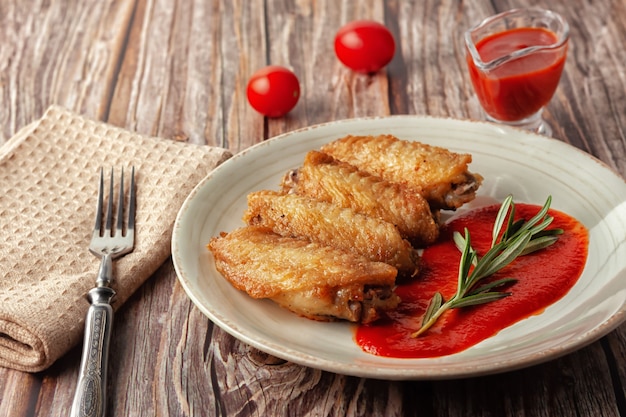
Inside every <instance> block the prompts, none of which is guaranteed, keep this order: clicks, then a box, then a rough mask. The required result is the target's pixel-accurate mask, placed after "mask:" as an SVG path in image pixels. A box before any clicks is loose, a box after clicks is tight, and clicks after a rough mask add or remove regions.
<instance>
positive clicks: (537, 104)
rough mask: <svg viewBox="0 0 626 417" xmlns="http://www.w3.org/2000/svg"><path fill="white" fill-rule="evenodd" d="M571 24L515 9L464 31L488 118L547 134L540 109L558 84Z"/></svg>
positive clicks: (544, 13) (472, 71) (474, 80)
mask: <svg viewBox="0 0 626 417" xmlns="http://www.w3.org/2000/svg"><path fill="white" fill-rule="evenodd" d="M568 40H569V25H568V24H567V22H566V21H565V20H564V19H563V17H562V16H560V15H559V14H557V13H555V12H552V11H550V10H543V9H536V8H533V9H513V10H509V11H506V12H503V13H500V14H497V15H495V16H491V17H489V18H487V19H485V20H483V21H482V22H480V23H479V24H478V25H476V26H474V27H473V28H471V29H469V30H468V31H467V32H465V47H466V58H467V65H468V69H469V72H470V77H471V80H472V85H473V86H474V91H475V92H476V95H477V97H478V100H479V101H480V104H481V106H482V108H483V110H484V112H485V114H486V116H487V119H488V120H491V121H494V122H498V123H503V124H507V125H512V126H516V127H520V128H524V129H528V130H532V131H534V132H537V133H540V134H544V135H547V136H550V135H551V134H552V129H551V128H550V126H549V125H548V123H546V122H545V121H544V120H543V118H542V115H541V114H542V111H543V108H544V107H545V106H546V105H547V104H548V102H549V101H550V100H551V99H552V96H553V95H554V92H555V91H556V88H557V86H558V83H559V80H560V79H561V74H562V72H563V67H564V65H565V58H566V55H567V44H568Z"/></svg>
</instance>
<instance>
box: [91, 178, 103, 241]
mask: <svg viewBox="0 0 626 417" xmlns="http://www.w3.org/2000/svg"><path fill="white" fill-rule="evenodd" d="M103 202H104V171H103V169H102V168H100V186H99V187H98V207H97V208H96V224H95V225H94V227H93V234H94V237H95V236H100V235H101V232H102V206H103Z"/></svg>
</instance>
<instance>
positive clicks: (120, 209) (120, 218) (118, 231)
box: [111, 168, 124, 236]
mask: <svg viewBox="0 0 626 417" xmlns="http://www.w3.org/2000/svg"><path fill="white" fill-rule="evenodd" d="M111 198H113V195H111ZM123 227H124V168H122V174H121V176H120V194H119V196H118V201H117V226H116V228H115V236H122V229H123Z"/></svg>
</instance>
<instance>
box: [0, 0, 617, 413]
mask: <svg viewBox="0 0 626 417" xmlns="http://www.w3.org/2000/svg"><path fill="white" fill-rule="evenodd" d="M520 5H524V6H531V5H536V6H544V7H547V6H549V7H550V8H552V9H553V10H555V11H557V12H560V13H562V14H564V15H565V17H566V19H567V20H568V22H569V24H570V27H571V42H570V50H569V55H568V58H567V63H566V66H565V71H564V75H563V78H562V81H561V83H560V85H559V88H558V90H557V93H556V95H555V97H554V99H553V100H552V101H551V102H550V104H549V105H548V107H547V109H546V117H547V119H548V121H549V122H550V123H551V124H552V127H553V129H554V136H555V137H556V139H558V140H563V141H566V142H569V143H571V144H572V145H574V146H576V147H578V148H580V149H582V150H583V151H585V152H588V153H590V154H592V155H594V156H595V157H597V158H599V159H600V160H602V161H603V162H604V163H606V164H607V165H608V166H609V167H611V168H612V169H614V170H616V171H617V172H619V173H620V174H621V175H622V176H625V175H626V3H625V2H624V1H623V0H597V1H589V0H553V1H551V2H549V3H548V2H545V1H540V0H526V1H523V2H519V1H513V0H491V1H488V0H478V1H472V2H469V1H463V0H423V1H402V0H357V1H349V0H335V1H329V0H321V1H310V0H250V1H243V0H235V1H228V0H209V1H206V0H189V1H182V0H176V1H173V0H65V1H60V0H56V1H55V0H51V1H47V0H28V1H21V0H4V1H2V2H0V143H1V142H4V141H6V140H7V139H8V138H10V137H11V136H13V134H15V132H17V131H18V130H19V129H20V128H22V127H24V126H25V125H27V124H28V123H30V122H32V121H34V120H36V119H37V118H39V117H40V116H41V115H42V113H43V112H44V110H45V109H46V108H47V107H48V106H49V105H50V104H59V105H63V106H65V107H67V108H69V109H70V110H74V111H77V112H80V113H82V114H85V115H86V116H89V117H94V118H96V119H101V120H105V121H108V122H110V123H112V124H114V125H117V126H121V127H124V128H127V129H130V130H134V131H137V132H139V133H142V134H148V135H154V136H160V137H162V138H164V139H163V140H178V141H185V142H189V143H194V144H199V145H204V144H207V145H217V146H223V147H226V148H229V149H231V150H232V151H234V152H238V151H241V150H243V149H246V148H248V147H250V146H252V145H254V144H256V143H259V142H261V141H263V140H265V139H267V138H270V137H273V136H275V135H278V134H280V133H283V132H287V131H291V130H294V129H298V128H301V127H305V126H309V125H313V124H317V123H324V122H329V121H333V120H339V119H345V118H352V117H367V116H385V115H389V114H427V115H433V116H439V117H454V118H462V119H478V120H481V119H482V118H483V116H482V113H481V110H480V106H479V104H478V101H477V100H476V97H475V95H474V93H473V90H472V87H471V84H470V80H469V76H468V74H467V71H466V69H465V59H464V50H463V43H462V34H463V31H464V30H465V29H466V28H468V27H469V26H470V25H472V24H474V23H476V22H478V21H479V20H481V19H482V18H484V17H486V16H488V15H491V14H493V13H496V12H500V11H504V10H507V9H510V8H513V7H517V6H520ZM355 19H372V20H377V21H380V22H384V23H385V24H386V25H387V26H388V27H389V28H390V30H391V31H392V32H393V34H394V36H395V38H396V41H397V51H396V55H395V56H394V59H393V60H392V62H391V63H390V65H389V66H388V67H387V68H386V69H385V70H384V71H380V72H378V73H376V74H373V75H363V74H355V73H352V72H351V71H349V70H348V69H346V68H345V67H343V66H342V65H341V64H340V63H339V61H338V60H337V59H336V58H335V56H334V51H333V47H332V39H333V38H334V34H335V32H336V31H337V29H338V28H339V27H340V26H341V25H342V24H344V23H346V22H348V21H351V20H355ZM268 64H277V65H284V66H287V67H289V68H291V69H293V70H294V72H295V73H296V74H297V76H298V77H299V79H300V82H301V88H302V94H301V99H300V101H299V103H298V105H297V106H296V108H295V109H294V110H293V111H292V112H291V113H289V114H288V115H287V116H285V117H283V118H278V119H265V118H263V117H262V116H260V115H259V114H257V113H256V112H254V110H252V109H251V108H250V106H249V105H248V104H247V101H246V95H245V89H246V83H247V80H248V78H249V77H250V75H251V74H252V73H253V72H254V71H256V70H257V69H259V68H261V67H263V66H265V65H268ZM79 361H80V346H77V347H76V348H75V349H73V350H72V351H70V352H69V353H68V354H67V355H66V356H65V357H63V358H62V359H61V360H59V361H58V362H57V363H55V364H54V365H53V366H52V367H51V368H50V369H48V370H46V371H45V372H42V373H39V374H27V373H22V372H17V371H13V370H9V369H3V368H0V416H4V415H11V416H64V415H67V410H69V408H70V404H71V401H72V397H73V393H74V389H75V386H76V379H77V376H78V375H77V372H78V364H79ZM108 385H109V386H108V389H109V394H110V395H109V400H108V404H107V406H108V410H109V415H111V416H242V417H243V416H296V415H297V416H338V415H341V416H437V417H439V416H440V417H444V416H445V417H461V416H485V417H488V416H489V417H491V416H505V417H509V416H511V417H513V416H515V417H544V416H607V417H613V416H619V415H626V327H625V326H624V325H622V326H620V327H619V328H618V329H616V330H615V331H613V332H612V333H610V334H609V335H608V336H606V337H604V338H603V339H601V340H599V341H597V342H595V343H593V344H591V345H589V346H587V347H585V348H583V349H581V350H579V351H577V352H574V353H572V354H569V355H567V356H564V357H562V358H560V359H556V360H552V361H550V362H547V363H545V364H541V365H536V366H533V367H529V368H526V369H522V370H518V371H512V372H507V373H503V374H499V375H492V376H484V377H478V378H467V379H459V380H449V381H406V382H395V381H379V380H372V379H362V378H355V377H349V376H343V375H338V374H333V373H329V372H323V371H319V370H316V369H311V368H307V367H302V366H299V365H296V364H293V363H290V362H287V361H284V360H282V359H280V358H276V357H273V356H271V355H268V354H266V353H263V352H261V351H259V350H257V349H254V348H252V347H250V346H248V345H247V344H245V343H243V342H241V341H239V340H237V339H235V338H233V337H232V336H230V335H228V334H227V333H226V332H224V331H223V330H221V329H220V328H219V327H217V326H215V325H214V324H213V323H211V321H210V320H209V319H208V318H206V317H205V316H204V315H203V314H202V313H201V312H200V311H199V310H198V309H197V308H196V307H195V306H194V305H193V303H192V302H191V301H190V299H189V298H188V297H187V296H186V294H185V292H184V290H183V288H182V287H181V285H180V284H179V283H178V281H177V278H176V274H175V271H174V268H173V266H172V262H171V260H168V261H167V262H166V263H165V264H164V265H163V266H162V267H161V268H160V269H159V270H158V271H157V272H156V273H155V274H154V276H153V277H152V278H151V279H150V280H148V282H146V284H145V285H143V286H142V287H141V288H140V290H139V291H138V292H137V293H136V294H134V295H133V296H132V297H131V298H130V299H129V300H128V301H127V302H126V303H125V304H124V305H123V306H121V307H120V308H119V310H118V311H117V313H116V317H115V323H114V327H113V337H112V346H111V357H110V363H109V382H108Z"/></svg>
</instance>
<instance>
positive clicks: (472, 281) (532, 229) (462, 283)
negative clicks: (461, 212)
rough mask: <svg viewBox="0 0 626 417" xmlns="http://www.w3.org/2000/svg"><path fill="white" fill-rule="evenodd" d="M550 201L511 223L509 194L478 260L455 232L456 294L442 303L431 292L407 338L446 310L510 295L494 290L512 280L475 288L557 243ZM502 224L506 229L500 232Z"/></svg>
mask: <svg viewBox="0 0 626 417" xmlns="http://www.w3.org/2000/svg"><path fill="white" fill-rule="evenodd" d="M551 202H552V197H551V196H549V197H548V198H547V200H546V202H545V204H544V205H543V207H542V208H541V210H539V212H538V213H537V214H536V215H535V216H534V217H532V218H531V219H530V220H527V221H526V220H524V219H519V220H514V217H515V203H514V202H513V196H511V195H509V196H508V197H507V198H506V199H505V200H504V202H503V203H502V205H501V206H500V210H498V214H497V216H496V220H495V222H494V227H493V232H492V241H491V248H490V249H489V250H488V251H487V253H485V255H484V256H482V257H479V256H478V254H477V253H476V250H474V248H472V243H471V238H470V233H469V231H468V230H467V229H465V231H464V232H465V233H464V235H461V234H460V233H459V232H455V233H454V235H453V239H454V242H455V244H456V246H457V247H458V248H459V250H460V251H461V261H460V262H459V274H458V284H457V290H456V293H455V294H454V295H453V296H452V297H451V298H450V299H449V300H448V301H445V300H444V298H443V296H442V295H441V293H439V292H437V293H435V295H434V296H433V298H432V299H431V300H430V303H429V304H428V308H427V309H426V313H425V314H424V318H423V319H422V325H421V327H420V329H419V330H418V331H416V332H414V333H412V334H411V336H412V337H417V336H419V335H421V334H423V333H424V332H425V331H426V330H428V329H429V328H430V327H431V326H432V325H433V324H435V322H436V321H437V320H438V319H439V317H441V315H442V314H443V313H444V312H446V311H447V310H449V309H452V308H462V307H468V306H473V305H478V304H485V303H489V302H491V301H496V300H500V299H502V298H505V297H508V296H509V295H511V293H510V292H501V291H498V289H499V288H500V287H503V286H505V285H508V284H511V283H513V282H516V281H517V280H516V279H515V278H502V279H498V280H495V281H491V282H489V283H487V284H483V285H479V284H480V281H482V280H483V279H484V278H487V277H489V276H491V275H493V274H495V273H496V272H498V271H499V270H501V269H502V268H504V267H505V266H507V265H509V264H510V263H511V262H513V261H514V260H515V259H516V258H517V257H518V256H523V255H527V254H529V253H532V252H535V251H538V250H540V249H543V248H546V247H548V246H550V245H552V244H553V243H554V242H556V241H557V239H558V235H560V234H562V233H563V230H562V229H550V230H547V228H548V226H550V224H551V223H552V221H553V220H554V219H553V217H552V216H549V215H548V210H549V209H550V204H551ZM505 224H506V228H505V229H504V231H502V229H503V227H505Z"/></svg>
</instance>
